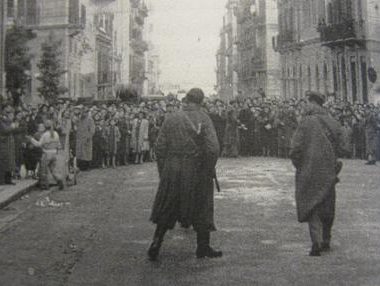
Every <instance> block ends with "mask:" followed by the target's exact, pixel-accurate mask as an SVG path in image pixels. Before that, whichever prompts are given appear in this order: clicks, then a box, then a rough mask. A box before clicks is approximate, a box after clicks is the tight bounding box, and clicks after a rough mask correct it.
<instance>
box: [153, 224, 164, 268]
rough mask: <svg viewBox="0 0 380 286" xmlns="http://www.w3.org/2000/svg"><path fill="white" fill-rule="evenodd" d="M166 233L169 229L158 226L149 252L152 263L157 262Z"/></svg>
mask: <svg viewBox="0 0 380 286" xmlns="http://www.w3.org/2000/svg"><path fill="white" fill-rule="evenodd" d="M166 231H167V228H166V227H165V226H162V225H159V224H158V225H157V227H156V231H155V232H154V236H153V242H152V244H151V245H150V247H149V250H148V256H149V259H150V260H152V261H155V260H157V257H158V254H159V252H160V248H161V245H162V242H163V241H164V236H165V233H166Z"/></svg>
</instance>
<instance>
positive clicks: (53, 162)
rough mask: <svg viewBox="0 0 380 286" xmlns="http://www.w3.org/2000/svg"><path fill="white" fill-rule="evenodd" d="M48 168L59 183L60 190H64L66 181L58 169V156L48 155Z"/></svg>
mask: <svg viewBox="0 0 380 286" xmlns="http://www.w3.org/2000/svg"><path fill="white" fill-rule="evenodd" d="M47 161H48V167H49V171H50V173H51V175H52V176H53V178H54V180H55V181H56V182H57V184H58V186H59V189H61V190H62V189H64V188H65V187H66V184H65V180H64V179H63V175H62V174H61V173H60V171H59V170H58V168H57V155H56V154H48V160H47Z"/></svg>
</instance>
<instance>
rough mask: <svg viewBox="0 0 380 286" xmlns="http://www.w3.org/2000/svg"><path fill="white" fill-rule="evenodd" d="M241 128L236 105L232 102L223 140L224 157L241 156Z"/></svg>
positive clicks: (228, 111) (228, 110)
mask: <svg viewBox="0 0 380 286" xmlns="http://www.w3.org/2000/svg"><path fill="white" fill-rule="evenodd" d="M239 126H240V122H239V119H238V115H237V111H236V104H235V103H234V102H232V105H231V106H229V107H228V109H227V120H226V130H225V132H224V140H223V152H222V156H223V157H232V158H237V157H238V156H239V148H240V136H239Z"/></svg>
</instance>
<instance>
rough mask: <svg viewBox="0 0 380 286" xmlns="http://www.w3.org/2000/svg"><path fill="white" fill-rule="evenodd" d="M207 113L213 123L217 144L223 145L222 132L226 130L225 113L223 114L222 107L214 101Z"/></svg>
mask: <svg viewBox="0 0 380 286" xmlns="http://www.w3.org/2000/svg"><path fill="white" fill-rule="evenodd" d="M208 115H209V117H210V118H211V120H212V123H213V124H214V127H215V130H216V135H217V136H218V142H219V146H223V138H224V132H225V130H226V119H225V114H223V111H222V108H221V107H220V106H218V105H217V103H216V104H215V106H211V107H210V109H209V113H208Z"/></svg>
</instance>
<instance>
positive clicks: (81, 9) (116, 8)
mask: <svg viewBox="0 0 380 286" xmlns="http://www.w3.org/2000/svg"><path fill="white" fill-rule="evenodd" d="M8 3H11V6H8V15H7V16H8V25H13V24H14V22H15V21H16V22H17V23H18V24H21V25H24V26H26V27H27V28H30V29H32V30H33V32H34V33H35V34H36V37H35V39H33V40H32V41H30V43H29V46H30V52H31V53H32V54H33V59H32V62H31V66H32V70H31V75H30V84H29V86H28V89H27V92H26V93H27V94H26V96H25V98H24V100H25V101H26V102H41V101H42V99H41V98H39V96H38V86H39V81H38V79H37V78H38V76H39V70H38V66H37V65H38V62H39V61H40V58H41V44H42V43H43V42H45V41H46V39H47V38H48V36H49V35H50V34H53V35H54V38H55V39H56V40H57V41H60V43H61V51H60V52H61V58H60V60H61V64H62V67H63V69H64V70H65V71H66V73H65V74H64V75H63V76H62V85H63V86H64V87H66V89H67V93H66V94H64V95H62V97H65V98H71V99H78V98H83V97H86V98H93V99H96V100H106V99H112V98H115V90H116V88H117V86H118V85H120V84H128V81H129V2H128V1H123V0H8Z"/></svg>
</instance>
